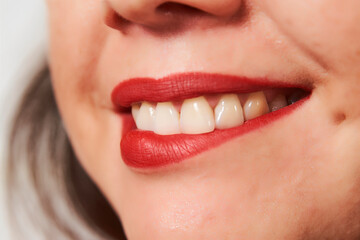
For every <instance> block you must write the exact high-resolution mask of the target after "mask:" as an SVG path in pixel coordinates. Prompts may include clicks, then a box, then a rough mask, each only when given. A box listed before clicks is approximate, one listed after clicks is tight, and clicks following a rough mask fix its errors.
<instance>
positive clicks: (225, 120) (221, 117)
mask: <svg viewBox="0 0 360 240" xmlns="http://www.w3.org/2000/svg"><path fill="white" fill-rule="evenodd" d="M215 122H216V128H217V129H226V128H232V127H236V126H239V125H241V124H243V122H244V115H243V109H242V107H241V104H240V101H239V98H238V96H237V95H236V94H225V95H223V96H222V97H221V98H220V100H219V103H218V104H217V105H216V107H215Z"/></svg>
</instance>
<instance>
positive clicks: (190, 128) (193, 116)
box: [180, 97, 215, 134]
mask: <svg viewBox="0 0 360 240" xmlns="http://www.w3.org/2000/svg"><path fill="white" fill-rule="evenodd" d="M180 128H181V132H183V133H187V134H199V133H207V132H212V131H213V130H214V128H215V120H214V112H213V110H212V108H211V107H210V105H209V103H208V102H207V100H206V99H205V97H198V98H193V99H187V100H185V101H184V103H183V104H182V107H181V114H180Z"/></svg>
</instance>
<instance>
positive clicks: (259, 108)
mask: <svg viewBox="0 0 360 240" xmlns="http://www.w3.org/2000/svg"><path fill="white" fill-rule="evenodd" d="M268 112H269V106H268V104H267V102H266V98H265V95H264V93H263V92H255V93H251V94H249V96H248V99H247V100H246V102H245V105H244V115H245V119H246V120H250V119H254V118H256V117H259V116H261V115H264V114H266V113H268Z"/></svg>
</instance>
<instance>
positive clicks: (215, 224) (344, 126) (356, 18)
mask: <svg viewBox="0 0 360 240" xmlns="http://www.w3.org/2000/svg"><path fill="white" fill-rule="evenodd" d="M47 2H48V8H49V18H50V67H51V72H52V80H53V86H54V91H55V94H56V98H57V102H58V105H59V108H60V111H61V115H62V118H63V120H64V123H65V126H66V129H67V132H68V134H69V137H70V139H71V142H72V145H73V148H74V150H75V152H76V154H77V156H78V158H79V161H80V162H81V164H82V166H83V167H84V169H85V170H86V171H87V173H88V174H89V175H90V176H91V178H92V179H93V180H94V182H95V183H96V184H97V185H98V186H99V188H100V189H101V190H102V192H103V193H104V195H105V196H106V197H107V199H108V200H109V202H110V203H111V204H112V206H113V208H114V210H115V212H116V213H117V214H118V216H119V218H120V219H121V221H122V223H123V226H124V229H125V232H126V234H127V237H128V239H130V240H133V239H134V240H136V239H141V240H144V239H159V240H161V239H251V240H256V239H357V238H358V237H359V236H360V134H359V133H360V107H359V103H360V67H359V66H360V27H359V22H360V2H359V1H355V0H344V1H337V0H316V1H315V0H304V1H295V0H253V1H240V0H179V1H177V0H175V1H172V2H173V3H179V4H184V5H187V6H190V7H194V8H197V9H198V10H199V12H200V11H202V12H205V13H208V14H199V12H196V13H195V14H188V12H187V10H184V9H180V10H177V11H175V12H173V14H172V15H171V14H170V16H168V17H164V14H162V13H161V12H159V11H156V9H157V8H158V7H159V6H160V5H161V4H163V3H166V1H165V0H136V1H135V0H121V1H120V0H107V1H106V2H105V3H104V2H103V1H100V0H96V1H86V0H77V1H74V0H48V1H47ZM111 11H114V12H116V13H117V14H119V15H120V16H122V17H123V18H125V19H126V20H127V22H126V23H125V24H120V25H111V23H109V22H107V23H108V24H109V25H110V26H112V27H109V26H107V25H106V24H105V22H106V21H105V20H104V19H105V17H104V15H106V14H109V13H111ZM233 15H236V16H237V18H236V21H235V22H229V21H227V20H228V19H229V18H230V17H231V16H233ZM169 26H180V27H179V28H178V29H176V30H174V29H173V28H171V27H169ZM115 28H116V29H115ZM194 71H196V72H198V71H201V72H211V73H223V74H232V75H239V76H248V77H262V76H266V77H268V78H269V79H281V80H282V81H286V82H289V83H310V84H311V85H312V86H313V91H312V95H311V98H310V99H309V100H308V101H307V102H306V103H305V105H304V106H303V107H301V108H299V109H298V110H296V111H295V112H293V113H292V114H290V115H288V116H286V117H284V118H281V119H279V120H277V121H275V122H273V123H272V124H270V125H268V126H265V127H264V128H261V129H260V130H256V131H252V132H250V133H248V134H245V135H242V136H240V137H238V138H235V139H232V140H230V141H228V142H225V143H224V144H222V145H220V146H218V147H216V148H213V149H210V150H209V151H206V152H203V153H202V154H199V155H197V156H195V157H193V158H191V159H187V160H186V161H185V162H183V163H181V164H180V165H179V167H177V168H173V169H172V170H171V171H161V172H158V173H155V172H153V173H150V174H144V173H141V172H137V171H134V170H131V169H130V168H128V167H127V166H126V165H125V164H124V163H123V161H122V160H121V155H120V149H119V143H120V139H121V134H122V122H121V121H120V118H119V115H118V114H117V113H116V112H114V111H113V106H112V103H111V101H110V94H111V92H112V89H113V88H114V87H115V86H116V85H117V84H118V83H119V82H121V81H123V80H125V79H129V78H134V77H153V78H159V77H163V76H166V75H168V74H172V73H178V72H194Z"/></svg>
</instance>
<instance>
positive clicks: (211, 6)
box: [105, 0, 243, 27]
mask: <svg viewBox="0 0 360 240" xmlns="http://www.w3.org/2000/svg"><path fill="white" fill-rule="evenodd" d="M105 1H106V5H107V6H108V8H109V9H112V10H113V11H114V12H115V13H116V14H117V15H119V16H120V17H122V18H123V19H126V20H127V21H129V22H133V23H137V24H141V25H144V26H150V27H154V26H158V25H165V24H168V23H170V22H172V21H173V20H174V19H177V21H181V20H183V18H182V17H181V15H182V13H189V12H192V13H194V12H196V13H198V14H195V15H197V16H199V15H200V14H199V13H202V14H204V13H205V14H206V15H212V16H214V17H220V18H229V17H232V16H233V15H235V14H236V13H237V12H239V10H240V8H241V5H242V1H243V0H171V1H168V0H105ZM183 15H184V14H183ZM185 15H186V14H185ZM188 15H189V14H188ZM188 15H187V16H188ZM193 15H194V14H193Z"/></svg>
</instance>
